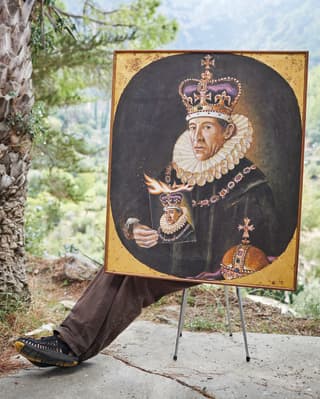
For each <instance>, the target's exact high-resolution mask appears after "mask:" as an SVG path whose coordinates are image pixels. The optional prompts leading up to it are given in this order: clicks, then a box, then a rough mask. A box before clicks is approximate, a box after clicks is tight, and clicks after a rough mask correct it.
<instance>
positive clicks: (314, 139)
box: [307, 65, 320, 158]
mask: <svg viewBox="0 0 320 399" xmlns="http://www.w3.org/2000/svg"><path fill="white" fill-rule="evenodd" d="M307 132H308V133H307V138H308V140H309V141H310V143H311V144H314V143H317V144H320V65H318V66H317V67H315V68H313V69H312V70H311V72H310V76H309V82H308V107H307ZM318 155H319V154H318ZM318 158H319V157H318Z"/></svg>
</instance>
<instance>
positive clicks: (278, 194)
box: [105, 51, 308, 290]
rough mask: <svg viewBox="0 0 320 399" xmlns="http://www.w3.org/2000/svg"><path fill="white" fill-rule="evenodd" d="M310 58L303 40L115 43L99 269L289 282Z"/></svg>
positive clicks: (233, 281) (234, 281)
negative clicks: (221, 44) (227, 46)
mask: <svg viewBox="0 0 320 399" xmlns="http://www.w3.org/2000/svg"><path fill="white" fill-rule="evenodd" d="M307 64H308V53H307V52H303V51H297V52H248V51H240V52H239V51H228V52H225V51H116V52H115V54H114V73H113V92H112V115H111V134H110V159H109V184H108V198H107V223H106V244H105V270H106V271H107V272H109V273H117V274H126V275H135V276H141V277H150V278H161V279H170V280H177V281H190V282H199V283H214V284H226V285H237V286H247V287H261V288H262V287H263V288H273V289H286V290H294V289H296V284H297V265H298V248H299V232H300V218H301V215H300V213H301V191H302V173H303V150H304V128H305V113H306V112H305V111H306V85H307ZM217 120H218V122H219V124H217V125H215V124H216V121H217ZM221 120H222V121H223V122H221ZM211 121H212V123H211ZM220 122H221V123H220ZM206 124H207V125H206ZM210 129H211V130H210ZM207 132H209V133H207ZM214 134H215V136H214ZM187 192H189V194H187ZM181 193H182V194H181ZM190 193H191V194H190ZM190 195H191V199H190V200H189V199H188V196H190ZM190 204H191V205H190ZM186 212H187V213H186ZM169 213H170V214H171V216H170V215H169ZM174 214H175V215H176V216H173V215H174ZM183 214H184V215H185V216H183ZM186 215H187V216H186ZM174 217H175V218H176V219H174ZM170 218H171V219H170ZM160 221H161V223H160ZM188 224H189V226H188V228H187V225H188ZM139 226H143V228H142V230H143V229H145V230H144V231H142V233H143V234H145V237H147V239H145V238H144V236H143V239H142V240H140V241H139V240H138V239H137V238H135V236H137V234H138V233H137V232H139V234H140V235H141V229H140V230H139ZM181 226H182V227H181ZM147 228H150V231H149V230H148V229H147ZM182 229H184V231H183V230H182ZM191 230H192V231H191ZM189 231H190V232H191V233H190V234H191V235H190V234H189V233H188V232H189ZM151 232H152V233H151ZM185 232H187V233H188V234H189V235H188V238H187V239H185V238H184V236H185V234H184V233H185ZM193 233H194V235H192V234H193ZM155 241H156V243H155Z"/></svg>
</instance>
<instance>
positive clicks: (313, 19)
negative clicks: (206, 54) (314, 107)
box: [160, 0, 320, 65]
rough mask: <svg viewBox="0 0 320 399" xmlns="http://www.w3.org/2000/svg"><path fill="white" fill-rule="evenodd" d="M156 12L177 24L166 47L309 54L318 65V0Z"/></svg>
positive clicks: (186, 4) (171, 7)
mask: <svg viewBox="0 0 320 399" xmlns="http://www.w3.org/2000/svg"><path fill="white" fill-rule="evenodd" d="M161 3H162V6H161V7H160V12H162V13H164V14H166V15H167V16H170V17H174V18H176V19H177V21H178V22H179V32H178V36H177V39H176V41H175V42H173V43H170V44H169V45H168V46H167V47H170V48H178V49H217V50H222V49H226V50H228V49H229V50H237V49H243V50H309V51H310V56H311V64H312V65H314V64H315V63H319V61H320V39H319V38H320V23H319V20H320V6H319V1H318V0H305V1H300V0H259V1H256V0H233V1H232V2H230V1H226V0H215V1H211V0H199V1H198V2H196V3H195V2H191V1H187V0H175V1H173V2H172V1H171V0H162V2H161Z"/></svg>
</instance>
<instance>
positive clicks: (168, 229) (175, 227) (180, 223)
mask: <svg viewBox="0 0 320 399" xmlns="http://www.w3.org/2000/svg"><path fill="white" fill-rule="evenodd" d="M181 209H182V215H181V216H180V217H179V219H178V220H177V221H176V222H175V223H173V224H169V223H168V222H167V220H166V215H165V214H163V215H162V216H161V218H160V229H161V230H162V231H163V232H164V233H165V234H173V233H176V232H177V231H179V230H181V229H182V227H184V226H185V224H186V223H187V221H188V218H187V210H186V208H185V207H181Z"/></svg>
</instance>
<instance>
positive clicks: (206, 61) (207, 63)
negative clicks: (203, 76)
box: [201, 54, 214, 69]
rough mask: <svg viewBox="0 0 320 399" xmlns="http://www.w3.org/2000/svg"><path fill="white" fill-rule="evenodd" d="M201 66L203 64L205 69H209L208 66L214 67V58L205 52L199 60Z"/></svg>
mask: <svg viewBox="0 0 320 399" xmlns="http://www.w3.org/2000/svg"><path fill="white" fill-rule="evenodd" d="M201 66H204V67H205V69H210V67H214V59H213V57H211V55H209V54H207V55H205V56H204V57H203V59H202V60H201Z"/></svg>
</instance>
